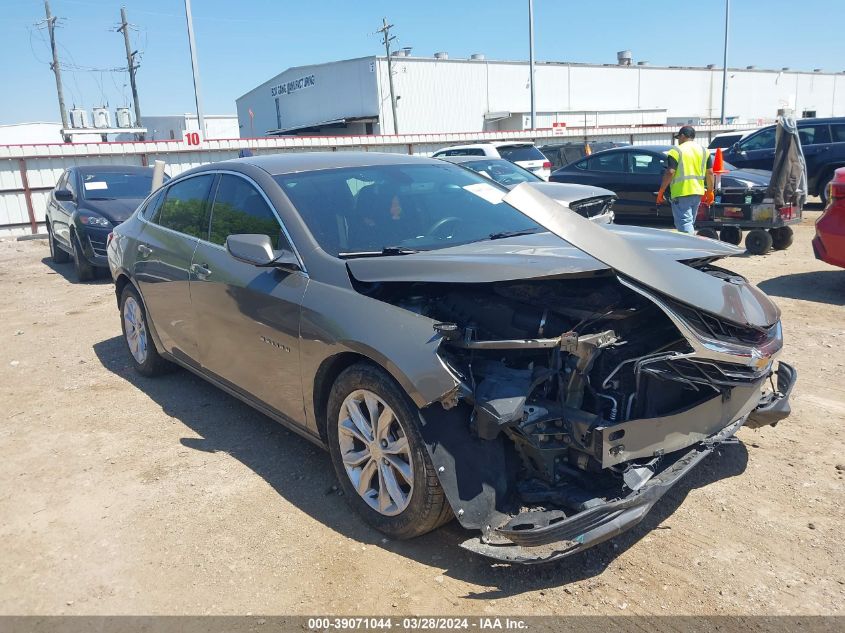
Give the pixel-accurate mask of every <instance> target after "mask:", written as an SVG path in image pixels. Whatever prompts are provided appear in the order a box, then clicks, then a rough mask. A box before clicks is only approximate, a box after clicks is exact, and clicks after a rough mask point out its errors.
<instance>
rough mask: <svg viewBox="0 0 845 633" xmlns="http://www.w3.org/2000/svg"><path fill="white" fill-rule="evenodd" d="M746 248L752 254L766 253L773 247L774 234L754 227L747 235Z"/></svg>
mask: <svg viewBox="0 0 845 633" xmlns="http://www.w3.org/2000/svg"><path fill="white" fill-rule="evenodd" d="M745 248H746V249H747V250H748V252H749V253H751V254H752V255H765V254H766V253H768V252H769V251H770V250H771V249H772V236H771V235H770V234H769V232H768V231H766V230H764V229H754V230H753V231H749V232H748V235H746V236H745Z"/></svg>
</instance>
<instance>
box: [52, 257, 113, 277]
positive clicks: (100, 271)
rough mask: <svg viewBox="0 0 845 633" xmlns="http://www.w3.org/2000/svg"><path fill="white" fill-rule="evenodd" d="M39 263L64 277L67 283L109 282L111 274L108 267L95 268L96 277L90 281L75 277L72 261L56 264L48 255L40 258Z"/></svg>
mask: <svg viewBox="0 0 845 633" xmlns="http://www.w3.org/2000/svg"><path fill="white" fill-rule="evenodd" d="M41 263H42V264H44V265H45V266H46V267H47V268H49V269H50V270H52V271H53V272H54V273H56V274H57V275H61V276H62V277H64V280H65V281H67V282H68V283H72V284H109V283H111V281H112V279H111V275H110V274H109V271H108V269H106V268H95V269H94V271H95V274H96V277H95V278H94V279H92V280H91V281H79V279H77V278H76V271H74V269H73V262H72V261H71V262H68V263H67V264H57V263H56V262H54V261H53V259H52V258H51V257H50V256H49V255H48V256H47V257H42V258H41Z"/></svg>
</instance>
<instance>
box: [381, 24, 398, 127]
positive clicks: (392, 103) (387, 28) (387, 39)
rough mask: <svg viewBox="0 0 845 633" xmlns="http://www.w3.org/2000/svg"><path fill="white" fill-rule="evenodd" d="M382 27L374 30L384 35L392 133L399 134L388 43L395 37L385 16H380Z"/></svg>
mask: <svg viewBox="0 0 845 633" xmlns="http://www.w3.org/2000/svg"><path fill="white" fill-rule="evenodd" d="M381 22H382V27H381V28H380V29H379V30H378V31H376V33H381V34H382V35H383V36H384V53H385V55H387V76H388V77H389V81H390V107H391V109H392V110H393V133H394V134H399V121H398V120H397V119H396V92H395V91H394V89H393V65H392V63H391V59H390V43H391V42H392V41H393V40H395V39H396V36H395V35H394V36H393V37H391V36H390V29H392V28H393V25H392V24H388V23H387V18H382V21H381Z"/></svg>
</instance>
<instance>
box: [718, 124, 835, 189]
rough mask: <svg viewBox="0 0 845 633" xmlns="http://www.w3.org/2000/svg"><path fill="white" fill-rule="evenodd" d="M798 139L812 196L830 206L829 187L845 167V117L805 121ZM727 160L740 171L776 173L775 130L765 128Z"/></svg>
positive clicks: (733, 150) (738, 146)
mask: <svg viewBox="0 0 845 633" xmlns="http://www.w3.org/2000/svg"><path fill="white" fill-rule="evenodd" d="M797 125H798V136H799V137H800V138H801V147H802V148H803V150H804V158H805V159H806V161H807V186H808V188H809V194H810V195H811V196H820V197H821V199H822V202H823V203H827V185H828V183H829V182H830V181H831V180H832V179H833V172H834V171H836V169H837V168H838V167H843V166H845V117H839V118H831V119H801V120H799V121H798V122H797ZM724 156H725V160H726V161H728V162H730V163H733V164H734V165H736V166H737V167H739V168H745V169H747V168H756V169H769V170H770V169H772V164H773V163H774V158H775V126H774V125H770V126H768V127H764V128H761V129H759V130H757V131H756V132H754V133H753V134H749V135H748V136H746V137H745V138H744V139H742V140H741V141H739V142H737V143H734V144H733V145H732V146H731V147H730V148H729V149H728V150H727V151H726V152H725V154H724Z"/></svg>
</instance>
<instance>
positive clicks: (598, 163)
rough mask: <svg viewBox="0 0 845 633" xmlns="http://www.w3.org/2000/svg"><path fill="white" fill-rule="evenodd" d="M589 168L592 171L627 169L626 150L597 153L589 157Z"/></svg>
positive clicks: (619, 170) (620, 170)
mask: <svg viewBox="0 0 845 633" xmlns="http://www.w3.org/2000/svg"><path fill="white" fill-rule="evenodd" d="M587 169H589V170H590V171H608V172H622V171H625V152H610V153H609V154H596V155H595V156H591V157H590V158H588V159H587Z"/></svg>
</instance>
